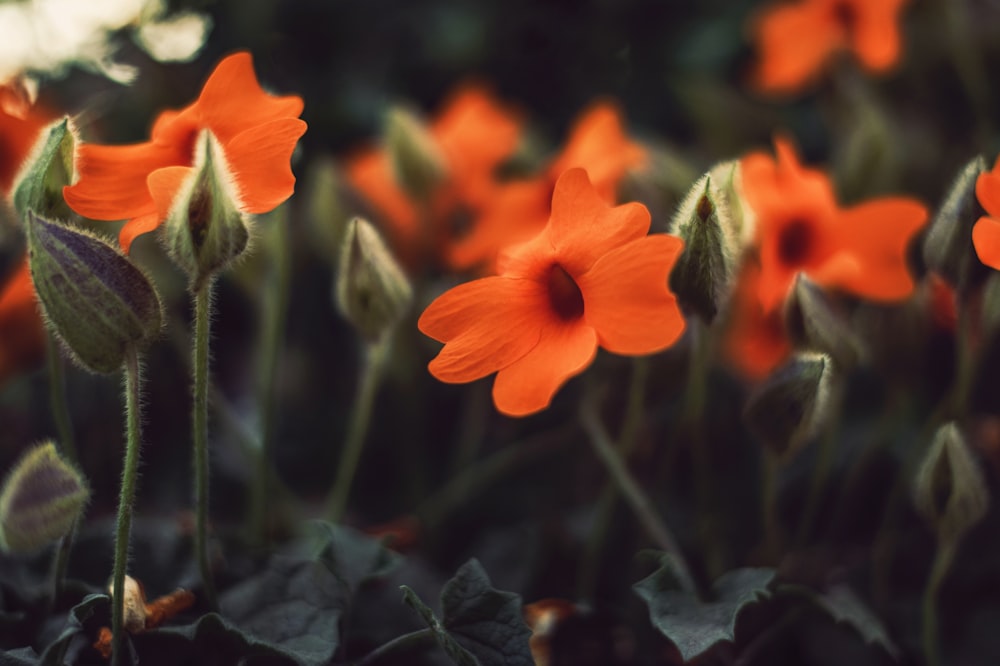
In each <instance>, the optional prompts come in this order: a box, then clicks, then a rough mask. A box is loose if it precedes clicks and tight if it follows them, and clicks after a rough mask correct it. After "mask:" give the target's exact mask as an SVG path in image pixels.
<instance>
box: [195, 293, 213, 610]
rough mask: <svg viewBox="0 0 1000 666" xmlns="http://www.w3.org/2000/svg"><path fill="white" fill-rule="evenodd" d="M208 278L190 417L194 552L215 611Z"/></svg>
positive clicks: (198, 321)
mask: <svg viewBox="0 0 1000 666" xmlns="http://www.w3.org/2000/svg"><path fill="white" fill-rule="evenodd" d="M212 285H213V281H212V279H211V278H209V279H208V280H206V281H205V282H203V283H202V284H201V285H200V286H199V287H198V288H197V291H195V293H194V305H195V313H194V353H193V363H194V392H193V405H192V414H191V423H192V439H193V441H194V505H195V532H194V550H195V560H196V561H197V562H198V570H199V572H200V573H201V583H202V588H203V593H204V597H205V602H206V604H207V605H208V607H209V608H212V609H214V608H216V607H217V604H216V599H215V584H214V583H213V580H212V569H211V566H210V564H209V559H208V344H209V324H210V323H211V317H212Z"/></svg>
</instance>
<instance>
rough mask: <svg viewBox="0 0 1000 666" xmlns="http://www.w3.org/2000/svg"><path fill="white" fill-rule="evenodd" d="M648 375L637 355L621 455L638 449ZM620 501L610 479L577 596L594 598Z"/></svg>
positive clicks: (583, 561) (620, 442) (582, 562)
mask: <svg viewBox="0 0 1000 666" xmlns="http://www.w3.org/2000/svg"><path fill="white" fill-rule="evenodd" d="M648 377H649V360H648V359H646V358H645V357H642V356H640V357H636V358H635V359H634V360H633V363H632V379H631V382H630V384H629V390H628V403H627V404H626V407H625V418H624V420H623V421H622V428H621V432H620V433H619V434H618V451H619V452H620V453H621V456H622V457H623V458H625V459H626V460H627V459H628V457H629V455H631V453H632V450H633V449H634V448H635V442H636V435H637V434H638V432H639V426H640V425H641V424H642V414H643V406H644V403H645V397H646V380H647V378H648ZM617 500H618V488H617V486H615V484H614V483H612V482H610V481H609V482H608V483H607V484H606V485H605V487H604V490H603V491H602V492H601V497H600V499H599V500H598V504H597V516H596V518H595V519H594V527H593V529H592V530H591V532H590V539H588V540H587V545H586V547H585V549H584V552H583V558H582V559H581V560H580V569H579V574H578V576H577V580H578V581H579V583H578V586H577V597H578V598H579V599H582V600H589V599H592V598H593V596H594V593H595V590H596V585H597V575H598V572H599V571H600V568H601V553H602V551H603V546H604V544H605V543H606V542H607V535H608V531H609V530H610V529H611V521H612V518H613V517H614V513H615V504H616V503H617Z"/></svg>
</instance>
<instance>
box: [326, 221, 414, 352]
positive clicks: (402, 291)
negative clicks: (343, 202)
mask: <svg viewBox="0 0 1000 666" xmlns="http://www.w3.org/2000/svg"><path fill="white" fill-rule="evenodd" d="M335 290H336V300H337V305H338V307H339V308H340V311H341V313H343V315H344V317H346V318H347V320H348V321H350V322H351V323H352V324H354V326H355V327H356V328H357V329H358V331H360V333H361V335H362V336H364V338H365V339H366V340H368V341H369V342H377V341H378V340H380V339H381V338H382V337H384V336H385V335H386V334H387V333H389V332H390V331H391V330H392V329H393V327H394V326H395V325H396V323H397V322H398V321H399V320H400V319H401V318H402V317H403V315H404V314H406V311H407V309H409V307H410V303H411V302H412V300H413V289H412V288H411V287H410V281H409V280H408V279H407V278H406V275H405V274H404V273H403V271H402V269H401V268H400V267H399V264H397V263H396V260H395V259H394V258H393V256H392V254H391V253H390V252H389V250H388V249H387V248H386V246H385V243H384V242H383V241H382V238H381V237H380V236H379V234H378V232H377V231H376V230H375V228H374V227H373V226H372V225H371V224H369V223H368V222H367V221H365V220H363V219H361V218H358V217H356V218H354V219H352V220H351V221H350V222H348V224H347V229H346V231H345V232H344V237H343V241H342V244H341V250H340V267H339V270H338V272H337V280H336V284H335Z"/></svg>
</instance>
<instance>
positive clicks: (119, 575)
mask: <svg viewBox="0 0 1000 666" xmlns="http://www.w3.org/2000/svg"><path fill="white" fill-rule="evenodd" d="M140 381H141V375H140V370H139V355H138V353H137V352H136V350H135V347H134V346H130V347H129V348H128V350H127V351H126V354H125V432H126V440H125V441H126V443H125V467H124V469H123V470H122V483H121V489H120V494H119V497H118V520H117V523H116V527H115V562H114V570H113V574H112V593H111V599H112V606H111V633H112V643H111V645H112V648H111V649H112V652H111V663H112V666H119V664H122V663H123V661H122V658H121V654H122V638H123V633H122V632H123V631H124V628H123V625H124V617H125V574H126V571H127V569H128V551H129V535H130V533H131V530H132V511H133V508H134V505H135V491H136V484H137V481H138V476H139V475H138V471H139V448H140V446H141V443H142V432H141V419H140V416H139V409H140V400H139V396H140Z"/></svg>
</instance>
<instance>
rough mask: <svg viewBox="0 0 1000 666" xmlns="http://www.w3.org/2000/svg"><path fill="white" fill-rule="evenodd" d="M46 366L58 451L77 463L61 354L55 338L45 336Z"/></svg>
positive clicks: (77, 457)
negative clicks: (57, 437)
mask: <svg viewBox="0 0 1000 666" xmlns="http://www.w3.org/2000/svg"><path fill="white" fill-rule="evenodd" d="M45 354H46V365H47V366H48V373H49V409H51V410H52V418H53V419H54V420H55V422H56V432H57V433H58V434H59V449H60V450H61V451H62V452H63V454H64V455H65V456H66V457H67V458H69V460H70V461H71V462H73V463H79V461H80V459H79V456H78V455H77V452H76V440H75V439H74V437H73V421H72V420H71V419H70V415H69V405H68V404H67V403H66V376H65V373H64V371H63V370H64V368H63V358H62V354H60V353H59V343H58V342H56V339H55V336H54V335H53V334H52V333H49V334H48V335H47V336H46V349H45Z"/></svg>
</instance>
